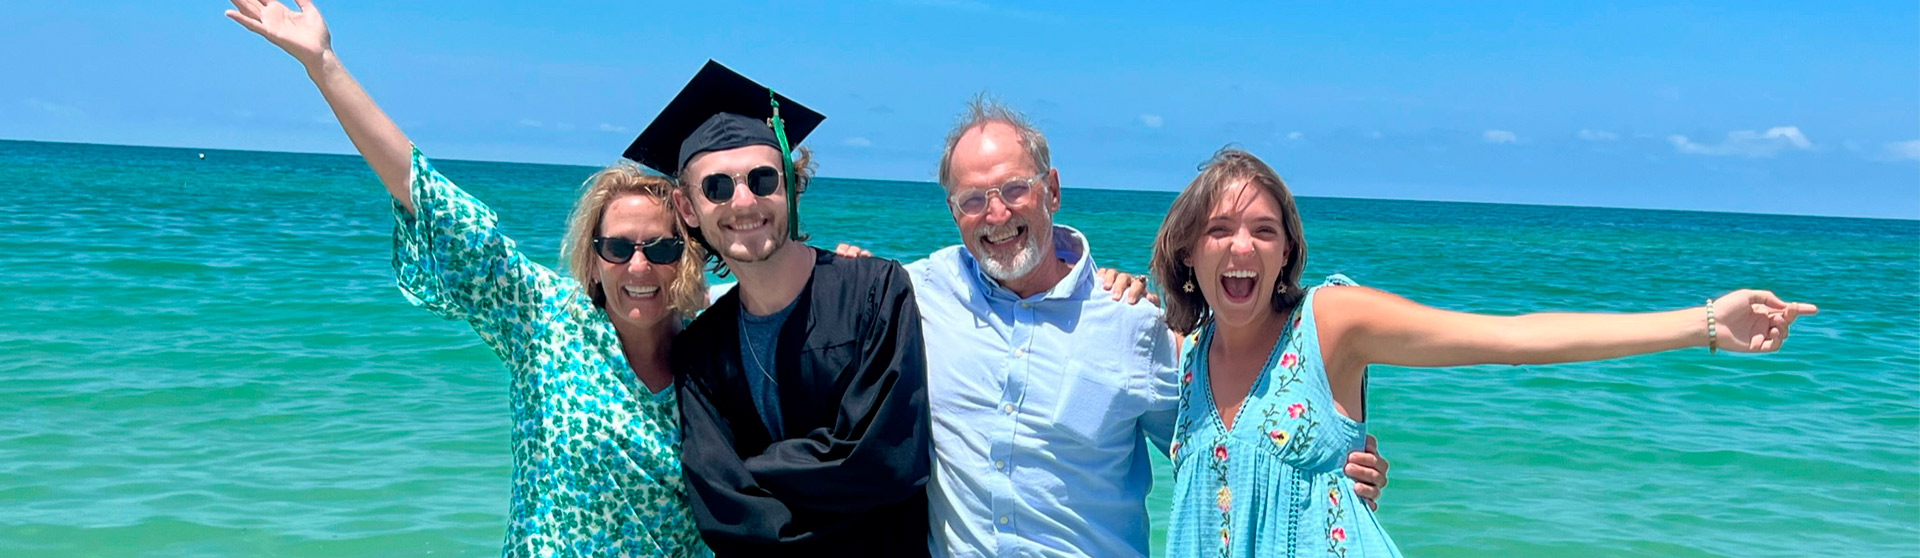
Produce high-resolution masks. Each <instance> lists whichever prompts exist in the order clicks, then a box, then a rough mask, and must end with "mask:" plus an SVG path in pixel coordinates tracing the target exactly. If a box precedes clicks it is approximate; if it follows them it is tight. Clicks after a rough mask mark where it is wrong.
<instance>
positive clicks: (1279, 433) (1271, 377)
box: [1167, 275, 1400, 558]
mask: <svg viewBox="0 0 1920 558" xmlns="http://www.w3.org/2000/svg"><path fill="white" fill-rule="evenodd" d="M1328 284H1336V285H1339V284H1344V285H1351V284H1352V282H1351V281H1348V280H1347V279H1346V278H1345V277H1342V276H1337V275H1336V276H1334V277H1332V278H1330V279H1329V280H1328ZM1319 289H1320V288H1318V287H1316V288H1315V289H1313V290H1312V291H1309V292H1308V293H1307V296H1306V297H1305V299H1303V300H1302V301H1301V302H1300V306H1299V307H1298V308H1296V309H1295V311H1294V312H1293V316H1292V318H1291V319H1290V320H1289V322H1290V323H1288V324H1287V325H1286V329H1285V331H1283V332H1282V333H1281V334H1280V340H1279V342H1278V343H1276V344H1275V345H1274V348H1273V350H1272V352H1271V353H1270V354H1269V355H1268V357H1267V363H1266V366H1265V367H1264V368H1263V369H1262V372H1261V375H1260V377H1259V378H1257V379H1255V380H1254V383H1253V387H1252V388H1251V389H1249V390H1248V392H1247V395H1246V400H1245V402H1243V403H1241V405H1240V411H1239V415H1238V416H1236V417H1235V418H1234V420H1233V426H1232V427H1231V428H1228V427H1226V426H1223V425H1222V421H1221V420H1220V414H1219V411H1218V405H1216V404H1215V401H1214V400H1213V390H1212V388H1211V387H1210V382H1209V381H1208V380H1209V378H1208V375H1207V356H1206V355H1207V347H1208V346H1209V345H1211V343H1212V340H1213V325H1212V324H1208V325H1207V326H1205V327H1203V328H1202V329H1201V330H1200V332H1199V333H1198V339H1197V340H1196V341H1195V342H1194V343H1193V344H1192V349H1191V351H1190V352H1189V353H1187V356H1186V359H1185V361H1184V363H1183V364H1184V366H1183V370H1182V371H1181V374H1180V382H1181V386H1180V411H1179V418H1177V419H1176V422H1175V423H1174V435H1173V445H1172V447H1171V451H1170V454H1171V455H1170V456H1169V457H1171V458H1172V460H1173V478H1174V480H1173V494H1174V496H1173V516H1172V521H1171V525H1170V527H1169V528H1168V530H1167V533H1168V535H1167V556H1170V557H1175V558H1239V557H1254V556H1260V557H1267V556H1283V557H1297V556H1314V557H1340V558H1360V557H1368V558H1373V557H1382V556H1390V557H1398V556H1400V550H1399V548H1397V547H1395V546H1394V544H1393V540H1392V539H1390V538H1388V537H1387V534H1386V531H1385V530H1384V529H1382V528H1381V527H1380V522H1379V521H1378V520H1377V519H1376V518H1375V517H1374V515H1373V511H1372V510H1371V509H1369V508H1367V505H1366V504H1365V503H1362V502H1361V501H1360V498H1359V497H1357V496H1355V495H1354V493H1353V479H1350V478H1348V477H1347V475H1346V474H1345V473H1344V472H1342V468H1343V466H1345V465H1346V462H1347V453H1348V452H1351V451H1356V450H1359V449H1360V448H1361V447H1362V446H1363V445H1364V444H1365V442H1366V436H1367V428H1366V425H1364V424H1361V423H1358V422H1354V421H1353V420H1350V419H1348V418H1347V417H1345V416H1344V415H1341V414H1340V413H1339V411H1336V410H1335V409H1334V407H1333V393H1332V391H1331V390H1329V389H1328V387H1327V372H1326V369H1325V368H1324V367H1323V366H1322V364H1321V361H1320V342H1319V339H1320V337H1319V334H1318V332H1317V330H1316V329H1315V327H1314V317H1313V299H1314V295H1315V294H1316V293H1317V292H1318V291H1319Z"/></svg>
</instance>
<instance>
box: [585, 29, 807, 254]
mask: <svg viewBox="0 0 1920 558" xmlns="http://www.w3.org/2000/svg"><path fill="white" fill-rule="evenodd" d="M826 119H827V117H826V116H824V115H822V114H820V113H818V112H814V111H813V109H809V108H807V107H804V106H801V105H800V103H796V102H793V99H788V98H787V97H786V96H785V95H781V94H779V93H775V92H774V91H773V90H772V89H768V88H767V87H766V86H763V85H760V84H758V83H754V82H753V80H750V79H747V76H743V75H740V73H739V72H735V71H733V70H731V69H728V68H727V67H726V66H722V65H720V63H719V62H715V61H713V60H707V64H706V65H705V66H701V67H700V71H699V72H697V73H695V74H693V79H691V80H688V81H687V86H686V87H684V88H681V89H680V94H679V95H675V96H674V97H673V100H672V101H668V102H667V108H664V109H660V116H655V117H653V123H651V124H648V125H647V129H645V130H641V131H640V137H637V138H634V139H633V144H632V145H629V146H627V151H626V152H625V153H622V155H623V156H625V157H626V158H628V159H631V160H633V161H635V162H638V163H640V164H642V165H646V166H649V167H653V170H656V171H660V172H661V173H663V174H666V175H667V176H677V175H679V173H680V169H681V168H682V167H685V166H686V164H687V161H688V160H690V159H693V156H694V155H698V154H700V153H703V152H707V151H719V150H723V149H733V148H736V147H746V146H749V145H766V146H771V147H773V148H774V149H778V150H780V160H781V162H782V163H783V165H784V168H785V169H786V173H785V174H783V175H782V176H785V177H787V180H786V183H787V234H788V235H790V236H792V237H793V238H799V237H800V212H799V207H798V206H796V205H795V202H797V201H798V196H795V195H794V192H793V186H794V182H795V180H794V179H793V177H794V173H793V150H792V147H793V146H796V145H800V141H801V140H804V139H806V138H807V134H811V133H813V129H814V128H818V127H820V122H821V121H823V120H826Z"/></svg>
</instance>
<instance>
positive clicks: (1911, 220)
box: [0, 138, 1920, 224]
mask: <svg viewBox="0 0 1920 558" xmlns="http://www.w3.org/2000/svg"><path fill="white" fill-rule="evenodd" d="M0 142H20V143H47V144H64V145H91V146H100V147H139V148H150V149H181V150H188V151H191V150H196V149H204V150H209V151H233V152H240V153H272V154H282V155H320V156H331V157H352V158H356V159H362V162H364V157H362V156H361V155H360V154H359V153H357V152H356V153H330V152H317V151H275V150H263V149H233V148H227V147H197V146H179V145H133V144H121V143H97V142H84V141H54V140H31V139H9V138H0ZM434 160H436V161H455V162H462V163H492V164H508V165H536V166H548V167H568V168H580V169H597V168H600V167H599V166H596V165H583V164H577V163H545V162H537V161H490V160H483V159H462V158H456V157H444V158H443V157H435V158H434ZM642 168H645V169H646V170H648V171H650V172H655V173H658V171H655V170H654V169H652V168H648V167H645V166H644V165H643V166H642ZM818 178H825V179H829V180H850V181H864V182H903V183H909V184H929V185H933V186H936V187H937V186H939V183H937V182H932V181H926V180H896V179H891V178H861V177H852V176H820V177H818ZM1060 189H1061V190H1063V191H1064V190H1089V191H1100V192H1143V193H1167V194H1178V193H1179V192H1180V190H1160V189H1149V188H1099V187H1089V186H1073V187H1067V186H1062V187H1060ZM1294 197H1296V198H1308V199H1329V200H1360V201H1389V202H1414V203H1458V204H1478V205H1512V206H1521V207H1528V206H1531V207H1558V208H1579V209H1619V210H1628V211H1661V212H1673V213H1705V214H1714V215H1754V216H1767V217H1811V218H1818V219H1860V220H1868V221H1901V222H1908V223H1915V224H1920V217H1916V218H1903V217H1867V216H1860V215H1815V214H1807V213H1761V212H1753V211H1716V210H1708V209H1681V208H1672V207H1620V206H1599V205H1570V204H1554V203H1519V202H1498V201H1477V200H1448V199H1419V198H1367V197H1350V196H1318V195H1315V196H1306V195H1296V196H1294Z"/></svg>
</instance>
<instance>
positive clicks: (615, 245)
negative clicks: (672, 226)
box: [593, 236, 687, 265]
mask: <svg viewBox="0 0 1920 558" xmlns="http://www.w3.org/2000/svg"><path fill="white" fill-rule="evenodd" d="M686 247H687V242H686V241H685V240H681V239H680V237H677V236H663V237H660V238H655V239H652V240H647V241H644V242H640V243H635V242H634V241H632V240H627V239H624V238H620V237H617V236H596V237H593V251H594V252H595V253H598V254H600V259H603V260H606V261H607V263H610V264H623V263H627V261H628V260H632V259H633V251H634V249H635V248H638V249H639V250H640V253H641V254H642V255H644V256H646V258H647V261H649V262H653V263H654V264H656V265H666V264H670V263H673V262H677V261H680V252H681V251H682V250H685V249H686Z"/></svg>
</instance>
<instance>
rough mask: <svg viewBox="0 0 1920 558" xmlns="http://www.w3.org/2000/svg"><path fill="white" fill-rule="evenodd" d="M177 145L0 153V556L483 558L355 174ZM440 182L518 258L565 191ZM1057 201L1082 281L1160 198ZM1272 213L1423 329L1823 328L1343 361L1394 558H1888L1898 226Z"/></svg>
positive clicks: (490, 467)
mask: <svg viewBox="0 0 1920 558" xmlns="http://www.w3.org/2000/svg"><path fill="white" fill-rule="evenodd" d="M428 147H429V148H430V147H431V146H428ZM198 153H200V152H199V151H194V150H183V149H160V148H142V147H119V146H96V145H71V144H49V143H26V142H0V185H4V188H0V355H3V356H0V556H492V555H496V554H497V553H498V552H499V543H500V540H501V536H502V534H503V533H504V528H505V527H504V522H505V519H504V517H505V510H506V506H507V488H508V484H507V482H508V479H507V474H508V467H509V462H508V454H507V450H508V448H507V443H506V440H507V428H508V414H507V406H506V405H507V404H506V386H505V380H506V376H505V374H503V371H502V369H501V367H500V365H499V364H498V362H497V361H496V360H495V359H494V358H493V357H492V356H491V354H490V353H489V352H487V351H486V350H485V349H484V348H482V347H481V345H480V344H479V342H478V341H477V340H476V339H475V338H474V337H473V335H472V334H471V332H470V331H468V330H467V329H466V328H465V327H464V326H463V325H462V324H460V323H456V322H445V321H441V320H439V319H437V318H434V317H432V316H431V315H429V314H427V313H426V312H424V311H422V310H419V309H415V308H413V307H411V306H408V305H407V303H406V302H405V300H404V299H403V298H402V297H401V296H400V294H399V292H398V291H396V290H395V289H394V287H393V286H392V273H391V271H390V268H389V265H388V257H389V250H390V247H391V240H390V237H389V233H390V227H391V224H390V220H389V218H388V217H387V206H388V203H387V201H386V197H385V195H384V193H383V190H382V189H381V188H380V187H379V185H378V183H377V182H376V181H375V179H374V178H373V175H372V173H371V172H369V171H368V170H367V169H366V167H365V166H364V165H363V164H362V163H361V161H360V160H359V159H358V158H354V157H342V156H324V155H294V154H279V153H253V152H236V151H206V152H205V153H206V159H205V160H200V159H199V158H198V157H197V154H198ZM429 154H430V155H431V151H429ZM1200 155H1204V154H1196V157H1198V156H1200ZM440 167H441V169H442V171H443V172H445V173H446V174H447V175H449V176H450V177H451V178H453V179H454V181H455V182H457V183H459V184H461V185H462V186H463V187H465V188H467V189H468V190H469V191H471V192H473V193H474V194H476V195H477V196H479V197H480V198H481V199H483V200H485V201H487V202H489V203H491V204H492V205H493V207H494V208H496V209H497V210H498V211H499V212H500V214H501V222H502V224H503V228H504V229H505V231H506V232H507V233H509V234H510V235H512V236H513V237H514V238H516V239H517V240H518V241H520V243H521V246H522V247H523V248H524V249H525V250H527V251H528V253H530V254H533V255H535V256H537V257H539V258H540V259H542V260H544V261H549V262H551V261H555V260H557V253H558V239H559V237H560V234H561V230H562V221H563V219H564V217H565V214H566V211H567V209H568V206H569V204H570V203H571V202H572V195H573V192H574V191H575V189H576V188H577V187H578V185H579V181H580V180H582V179H584V178H585V177H586V176H587V174H589V173H590V172H591V170H592V169H587V168H580V167H566V166H547V165H526V164H500V163H474V162H456V161H441V162H440ZM822 170H823V172H824V173H826V174H829V175H831V174H833V167H832V162H831V161H827V165H826V166H825V167H824V168H823V169H822ZM1281 171H1282V173H1283V174H1284V172H1285V169H1284V168H1283V169H1281ZM1172 186H1177V185H1169V187H1172ZM1543 187H1545V186H1543ZM936 188H937V187H936V186H933V185H931V184H924V183H902V182H880V181H863V180H833V179H823V180H821V181H820V182H818V183H817V185H816V186H815V188H814V189H813V190H814V191H813V192H812V193H810V194H808V196H807V197H806V198H804V200H803V201H802V210H803V212H804V213H803V215H804V217H805V224H806V225H807V228H808V229H809V231H810V232H811V233H812V234H813V235H814V236H815V238H816V239H817V241H818V242H822V243H832V242H838V241H847V242H853V243H857V244H861V245H864V246H867V247H869V248H871V249H873V251H874V252H875V253H876V254H879V255H882V256H886V257H893V258H900V259H911V258H917V257H919V256H922V255H924V254H926V253H928V252H929V251H932V250H934V249H936V248H939V247H941V246H945V245H948V244H952V243H955V242H956V241H957V237H956V235H955V233H954V230H953V228H952V225H951V221H950V220H949V218H948V217H947V216H946V213H945V210H944V208H943V206H942V204H941V202H940V196H939V194H938V191H937V190H936ZM1809 195H1813V194H1811V193H1810V194H1809ZM1063 197H1064V200H1063V202H1062V204H1063V208H1064V209H1063V211H1062V212H1061V215H1060V216H1059V218H1058V219H1059V221H1060V222H1062V223H1065V224H1069V225H1072V226H1075V227H1078V228H1079V229H1081V230H1082V231H1085V232H1086V233H1087V235H1088V236H1089V237H1090V240H1091V241H1092V243H1093V247H1094V257H1095V259H1096V260H1097V261H1098V262H1099V263H1101V264H1102V265H1104V266H1111V267H1119V268H1121V269H1125V270H1132V271H1141V270H1144V269H1145V268H1146V260H1147V256H1148V246H1149V241H1150V239H1151V237H1152V235H1153V233H1154V231H1155V229H1156V228H1157V227H1158V225H1159V221H1160V217H1161V216H1162V215H1163V214H1164V212H1165V210H1166V207H1167V205H1168V203H1169V202H1170V201H1171V200H1172V194H1171V193H1165V192H1115V191H1102V190H1076V189H1068V190H1066V191H1065V192H1064V194H1063ZM1300 207H1301V211H1302V213H1303V214H1304V218H1305V220H1306V236H1307V240H1308V242H1309V243H1310V247H1311V256H1310V258H1309V271H1308V275H1309V277H1318V276H1323V275H1325V274H1328V273H1334V272H1342V273H1346V274H1348V275H1350V276H1352V277H1353V278H1354V279H1356V280H1358V281H1360V282H1361V283H1363V284H1368V285H1372V286H1376V287H1381V288H1385V289H1388V290H1391V291H1393V292H1396V293H1399V294H1402V295H1405V296H1408V297H1410V298H1413V299H1414V300H1417V301H1421V302H1425V303H1428V304H1432V305H1437V306H1441V307H1445V308H1452V309H1459V310H1472V311H1483V312H1502V313H1510V312H1519V311H1524V310H1536V309H1537V310H1595V311H1605V310H1651V309H1668V308H1675V307H1683V306H1691V305H1697V304H1699V303H1700V302H1701V301H1702V300H1704V299H1705V298H1707V297H1710V296H1714V295H1717V294H1720V293H1722V292H1724V291H1726V290H1730V289H1733V288H1736V287H1743V286H1752V287H1761V288H1769V289H1773V290H1775V291H1777V292H1779V293H1781V294H1782V295H1783V296H1784V297H1786V298H1788V299H1792V300H1807V301H1812V302H1816V303H1818V304H1820V306H1821V308H1822V309H1823V310H1824V313H1823V314H1822V315H1820V316H1817V317H1813V318H1809V319H1806V320H1804V321H1802V322H1801V323H1800V324H1799V325H1798V326H1797V327H1796V328H1795V330H1794V334H1793V337H1792V339H1791V341H1789V343H1788V346H1787V351H1786V352H1785V353H1783V354H1779V355H1774V356H1767V357H1745V356H1729V355H1708V354H1706V352H1705V351H1704V350H1694V351H1683V352H1676V353H1669V354H1662V355H1653V356H1646V357H1638V358H1630V359H1625V360H1620V361H1614V362H1608V363H1603V364H1577V365H1559V366H1526V367H1474V368H1457V369H1438V370H1417V369H1399V368H1379V369H1376V370H1375V371H1374V372H1373V379H1372V389H1373V391H1372V398H1371V404H1370V411H1371V414H1372V416H1371V417H1370V418H1371V420H1370V426H1371V429H1372V430H1371V431H1372V432H1373V433H1374V434H1376V435H1377V436H1378V437H1379V438H1380V443H1381V449H1382V452H1383V453H1384V454H1385V455H1386V456H1387V458H1388V459H1390V460H1391V461H1392V464H1393V468H1392V472H1391V479H1392V482H1391V486H1389V488H1388V489H1387V493H1386V496H1385V498H1384V499H1383V501H1382V506H1383V507H1382V508H1381V515H1382V518H1383V521H1384V522H1385V524H1386V525H1387V527H1388V529H1389V532H1390V533H1392V534H1393V535H1394V537H1395V538H1396V539H1397V540H1398V541H1399V543H1400V545H1401V547H1402V548H1403V549H1405V550H1406V551H1408V553H1409V554H1410V555H1413V556H1743V557H1744V556H1816V555H1818V556H1915V555H1916V552H1917V550H1916V541H1920V527H1917V525H1916V518H1920V466H1917V465H1916V460H1917V459H1920V437H1917V436H1916V433H1917V432H1920V395H1917V393H1920V376H1917V374H1916V370H1917V369H1920V293H1917V292H1916V291H1917V290H1920V223H1916V222H1914V221H1889V220H1862V219H1837V218H1814V217H1783V216H1759V215H1734V214H1712V213H1690V212H1671V211H1636V210H1618V209H1592V208H1570V207H1537V206H1512V205H1490V204H1459V203H1432V202H1401V201H1374V200H1349V199H1329V198H1305V199H1302V200H1301V201H1300ZM1157 467H1159V469H1158V471H1159V474H1160V475H1161V478H1162V479H1164V478H1165V475H1166V474H1167V473H1166V471H1167V469H1166V463H1165V461H1164V460H1161V461H1159V462H1157ZM1160 484H1161V487H1160V490H1158V491H1156V492H1155V493H1154V497H1153V498H1154V499H1153V502H1152V503H1151V504H1150V507H1151V509H1152V510H1153V512H1154V519H1155V523H1156V525H1158V524H1162V523H1164V521H1163V520H1162V518H1164V517H1165V515H1166V514H1165V508H1166V506H1167V504H1166V493H1165V492H1166V489H1167V487H1168V486H1169V485H1170V483H1169V482H1162V483H1160ZM1158 532H1159V530H1158V529H1156V533H1158ZM1157 536H1158V535H1157V534H1156V537H1157ZM1154 544H1155V546H1156V547H1158V546H1159V544H1160V542H1159V541H1158V540H1156V541H1155V543H1154Z"/></svg>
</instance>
